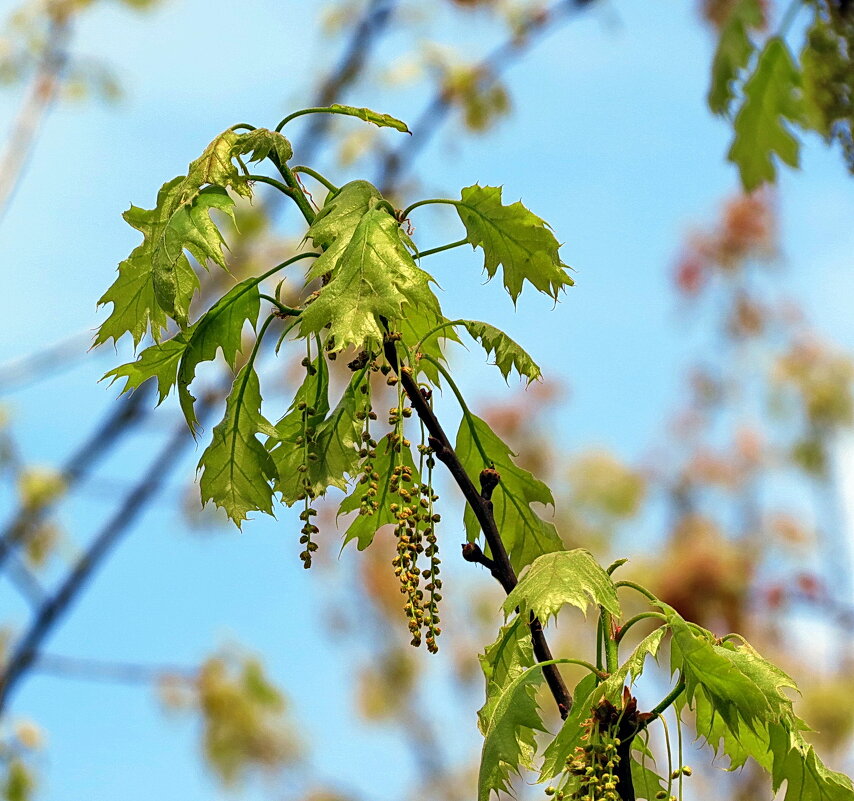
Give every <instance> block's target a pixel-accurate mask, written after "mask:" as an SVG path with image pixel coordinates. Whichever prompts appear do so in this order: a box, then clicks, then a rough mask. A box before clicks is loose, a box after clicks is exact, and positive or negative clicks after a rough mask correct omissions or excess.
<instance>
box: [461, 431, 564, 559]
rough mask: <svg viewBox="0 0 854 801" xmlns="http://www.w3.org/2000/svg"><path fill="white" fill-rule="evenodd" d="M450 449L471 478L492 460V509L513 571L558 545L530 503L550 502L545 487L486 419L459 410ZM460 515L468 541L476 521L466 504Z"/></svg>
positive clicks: (477, 528) (553, 532) (475, 530)
mask: <svg viewBox="0 0 854 801" xmlns="http://www.w3.org/2000/svg"><path fill="white" fill-rule="evenodd" d="M472 427H473V428H474V432H475V434H476V435H477V439H478V440H479V441H480V443H481V445H482V446H483V449H484V451H485V452H486V456H487V460H488V463H487V461H485V460H484V458H483V456H482V455H481V453H480V450H479V449H478V447H477V445H476V442H475V437H474V435H473V434H472ZM454 449H455V450H456V452H457V456H459V458H460V462H461V463H462V465H463V467H465V469H466V472H467V473H468V474H469V475H470V476H471V477H472V478H473V479H474V480H475V481H477V477H478V475H479V474H480V472H481V470H483V469H484V468H485V467H490V466H494V467H495V469H496V470H497V471H498V472H499V474H500V475H501V480H500V481H499V483H498V486H497V487H496V488H495V491H494V493H493V495H492V503H493V513H494V515H495V522H496V523H497V524H498V529H499V531H501V536H502V538H503V539H504V545H505V547H506V548H507V554H508V556H509V557H510V562H511V564H512V565H513V568H514V569H515V570H516V572H517V573H518V572H519V571H520V570H521V569H522V568H523V567H525V565H529V564H531V562H533V561H534V559H536V558H537V557H538V556H540V555H541V554H544V553H550V552H552V551H560V550H563V543H562V542H561V539H560V537H559V536H558V533H557V531H556V529H555V527H554V524H553V523H549V522H547V521H545V520H543V519H542V518H541V517H540V516H539V515H538V514H537V513H536V512H535V511H534V510H533V509H532V508H531V504H532V503H541V504H544V505H549V506H554V497H553V496H552V492H551V490H550V489H549V488H548V487H547V486H546V485H545V484H544V483H543V482H542V481H540V480H539V479H537V478H534V476H533V475H531V473H529V472H528V471H527V470H524V469H523V468H521V467H519V466H517V465H516V464H515V463H514V462H513V459H512V457H513V456H515V454H514V453H513V451H511V450H510V448H508V447H507V445H506V444H505V443H504V442H503V441H502V440H501V438H500V437H499V436H498V435H497V434H495V432H494V431H492V429H491V428H490V427H489V425H487V423H485V422H484V421H483V420H481V419H480V418H479V417H476V416H475V415H473V414H470V415H468V416H464V417H463V419H462V421H461V422H460V429H459V431H458V432H457V441H456V445H455V447H454ZM463 519H464V522H465V527H466V534H467V536H468V539H469V541H470V542H474V540H476V539H477V537H478V534H479V533H480V526H479V524H478V522H477V518H476V517H475V516H474V512H472V510H471V508H470V507H468V506H466V511H465V514H464V518H463Z"/></svg>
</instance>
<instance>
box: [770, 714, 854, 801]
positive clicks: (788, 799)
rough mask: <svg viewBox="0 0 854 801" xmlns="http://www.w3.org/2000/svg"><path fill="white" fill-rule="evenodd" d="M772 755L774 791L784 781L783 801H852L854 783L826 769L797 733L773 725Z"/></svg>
mask: <svg viewBox="0 0 854 801" xmlns="http://www.w3.org/2000/svg"><path fill="white" fill-rule="evenodd" d="M771 750H772V751H773V754H774V767H773V771H772V786H773V789H774V792H775V793H776V792H777V790H778V789H779V788H780V787H781V785H782V784H783V782H784V781H785V782H786V792H785V795H784V796H783V798H782V801H806V799H809V801H852V799H854V784H852V782H851V779H849V778H848V777H847V776H845V775H843V774H842V773H837V772H836V771H833V770H830V769H829V768H827V767H826V766H825V765H824V763H823V762H822V761H821V760H820V759H819V758H818V755H817V754H816V752H815V749H814V748H813V747H812V746H811V745H810V744H809V743H807V742H806V740H804V738H803V737H802V736H801V735H800V734H798V733H796V732H787V731H785V730H784V729H783V727H782V726H775V727H774V728H773V729H772V735H771Z"/></svg>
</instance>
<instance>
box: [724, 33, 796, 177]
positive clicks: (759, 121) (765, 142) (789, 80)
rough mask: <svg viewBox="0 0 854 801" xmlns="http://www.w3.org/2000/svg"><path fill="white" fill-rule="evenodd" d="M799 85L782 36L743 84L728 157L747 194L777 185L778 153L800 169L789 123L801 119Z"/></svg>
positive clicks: (774, 40)
mask: <svg viewBox="0 0 854 801" xmlns="http://www.w3.org/2000/svg"><path fill="white" fill-rule="evenodd" d="M800 84H801V76H800V72H799V71H798V68H797V66H796V64H795V62H794V61H793V59H792V55H791V53H790V52H789V48H788V46H787V45H786V43H785V42H784V41H783V40H782V39H781V38H779V37H773V38H771V39H769V40H768V42H767V43H766V45H765V49H764V50H763V51H762V54H761V55H760V56H759V61H758V63H757V65H756V70H755V71H754V73H753V75H751V76H750V78H749V79H748V81H747V83H746V84H745V86H744V102H743V104H742V106H741V110H740V111H739V112H738V115H737V116H736V118H735V140H734V141H733V143H732V147H731V148H730V151H729V155H728V157H729V160H730V161H732V162H733V163H734V164H736V165H737V166H738V170H739V174H740V175H741V183H742V184H743V186H744V188H745V190H746V191H748V192H751V191H753V190H754V189H756V188H757V187H758V186H760V185H761V184H763V183H765V182H773V181H774V178H775V176H776V168H775V166H774V160H773V156H774V155H776V156H777V157H778V158H779V159H780V160H781V161H783V162H784V163H786V164H788V165H789V166H790V167H797V166H798V158H799V149H800V145H799V143H798V140H797V139H796V138H795V137H794V136H793V135H792V133H791V131H790V130H789V128H787V127H786V125H785V122H786V121H788V122H791V123H800V122H801V121H802V120H803V117H804V108H803V100H802V98H801V95H800Z"/></svg>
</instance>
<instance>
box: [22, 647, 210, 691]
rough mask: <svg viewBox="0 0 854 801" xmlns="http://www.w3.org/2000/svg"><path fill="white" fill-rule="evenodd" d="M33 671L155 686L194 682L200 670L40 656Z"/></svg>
mask: <svg viewBox="0 0 854 801" xmlns="http://www.w3.org/2000/svg"><path fill="white" fill-rule="evenodd" d="M32 669H33V670H34V671H36V672H38V673H41V674H43V675H46V676H57V677H59V678H64V679H81V680H83V681H102V682H113V683H116V684H156V683H157V682H158V681H162V680H163V679H180V680H182V681H186V682H192V681H195V680H196V678H197V675H198V669H197V668H189V667H186V666H179V665H142V664H137V663H133V662H107V661H103V660H100V659H81V658H79V657H74V656H61V655H59V654H39V656H38V657H37V658H36V659H35V661H34V662H33V667H32Z"/></svg>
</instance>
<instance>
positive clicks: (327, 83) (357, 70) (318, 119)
mask: <svg viewBox="0 0 854 801" xmlns="http://www.w3.org/2000/svg"><path fill="white" fill-rule="evenodd" d="M398 2H399V0H370V2H369V3H368V7H367V8H366V9H365V12H364V14H363V15H362V17H361V19H360V20H359V22H358V23H357V24H356V26H355V28H354V29H353V35H352V36H351V37H350V41H349V43H348V44H347V48H346V49H345V51H344V53H343V54H342V56H341V60H340V61H339V62H338V64H337V66H336V67H335V69H334V70H332V72H330V74H329V76H328V77H327V78H326V80H324V81H323V83H322V84H321V85H320V87H319V88H318V90H317V93H316V95H315V100H314V103H313V105H315V106H329V105H332V104H333V103H340V102H341V96H342V95H343V93H344V91H345V90H346V89H348V88H349V87H350V86H352V85H353V84H354V83H355V81H356V79H357V78H358V77H359V75H361V73H362V71H363V70H364V68H365V64H366V62H367V59H368V55H369V54H370V52H371V49H372V48H373V46H374V44H375V42H376V41H377V39H378V38H379V37H380V36H381V35H382V34H383V33H384V32H385V30H386V29H387V28H388V26H389V24H390V23H391V21H392V18H393V16H394V11H395V8H396V6H397V5H398ZM331 123H332V120H331V118H330V117H329V115H328V114H313V115H311V117H310V119H309V122H308V125H307V126H306V129H305V132H304V133H303V135H302V136H301V137H300V139H299V140H297V145H296V148H295V150H296V151H297V152H298V153H299V155H300V158H301V159H302V160H303V161H304V162H310V161H312V160H313V158H314V154H315V153H316V152H317V150H318V147H319V145H320V143H321V141H322V139H323V137H324V136H325V135H326V134H327V133H328V132H329V126H330V125H331Z"/></svg>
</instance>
